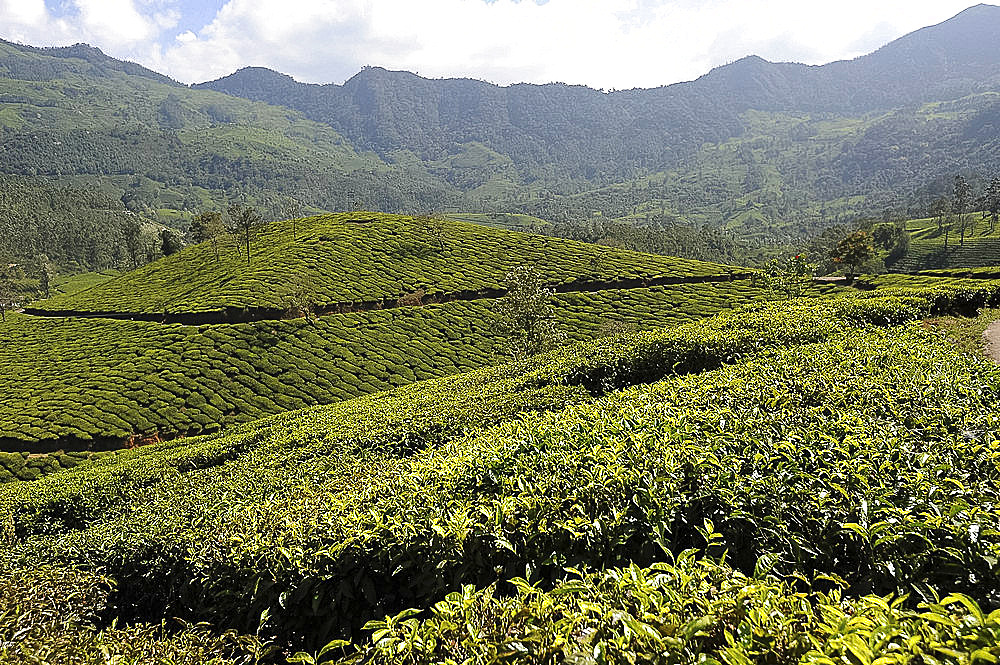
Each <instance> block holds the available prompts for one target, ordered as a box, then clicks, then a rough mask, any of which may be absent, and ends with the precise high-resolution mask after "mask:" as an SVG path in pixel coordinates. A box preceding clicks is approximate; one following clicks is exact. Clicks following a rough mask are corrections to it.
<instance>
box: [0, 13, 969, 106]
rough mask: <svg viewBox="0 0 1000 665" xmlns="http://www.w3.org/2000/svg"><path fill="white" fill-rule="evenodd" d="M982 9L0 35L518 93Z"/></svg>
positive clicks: (163, 66)
mask: <svg viewBox="0 0 1000 665" xmlns="http://www.w3.org/2000/svg"><path fill="white" fill-rule="evenodd" d="M971 3H972V0H839V1H837V2H830V1H829V0H823V1H822V2H814V1H812V0H228V1H225V0H0V37H2V38H4V39H7V40H9V41H19V42H22V43H26V44H32V45H37V46H53V45H66V44H73V43H76V42H87V43H89V44H92V45H94V46H98V47H100V48H101V49H102V50H104V52H105V53H108V54H109V55H113V56H115V57H118V58H124V59H128V60H133V61H136V62H139V63H141V64H143V65H146V66H147V67H150V68H152V69H155V70H157V71H160V72H163V73H165V74H168V75H170V76H172V77H174V78H175V79H177V80H179V81H182V82H184V83H194V82H200V81H206V80H209V79H213V78H218V77H220V76H224V75H226V74H229V73H231V72H233V71H235V70H236V69H238V68H240V67H243V66H247V65H256V66H264V67H270V68H272V69H276V70H279V71H282V72H285V73H287V74H291V75H292V76H294V77H295V78H297V79H299V80H301V81H309V82H315V83H328V82H333V83H341V82H343V81H344V80H345V79H347V78H349V77H350V76H352V75H353V74H355V73H356V72H357V71H358V70H359V69H360V68H361V67H362V66H363V65H377V66H382V67H387V68H389V69H406V70H409V71H413V72H417V73H419V74H421V75H422V76H428V77H445V76H469V77H473V78H478V79H484V80H488V81H493V82H495V83H500V84H508V83H514V82H519V81H527V82H534V83H546V82H550V81H563V82H566V83H581V84H586V85H590V86H593V87H596V88H617V89H622V88H633V87H654V86H658V85H663V84H667V83H673V82H676V81H683V80H690V79H693V78H696V77H698V76H700V75H701V74H704V73H705V72H707V71H708V70H709V69H711V68H712V67H714V66H716V65H720V64H725V63H726V62H730V61H732V60H736V59H738V58H740V57H742V56H744V55H748V54H751V53H753V54H757V55H760V56H762V57H764V58H767V59H768V60H775V61H797V62H806V63H810V64H819V63H824V62H829V61H831V60H838V59H842V58H851V57H854V56H857V55H861V54H863V53H867V52H869V51H872V50H874V49H876V48H878V47H879V46H881V45H882V44H884V43H886V42H888V41H891V40H892V39H895V38H896V37H899V36H902V35H903V34H906V33H907V32H910V31H912V30H915V29H917V28H920V27H923V26H926V25H932V24H934V23H939V22H941V21H943V20H946V19H948V18H949V17H951V16H952V15H954V14H957V13H958V12H960V11H962V10H963V9H964V8H966V7H967V6H969V5H970V4H971Z"/></svg>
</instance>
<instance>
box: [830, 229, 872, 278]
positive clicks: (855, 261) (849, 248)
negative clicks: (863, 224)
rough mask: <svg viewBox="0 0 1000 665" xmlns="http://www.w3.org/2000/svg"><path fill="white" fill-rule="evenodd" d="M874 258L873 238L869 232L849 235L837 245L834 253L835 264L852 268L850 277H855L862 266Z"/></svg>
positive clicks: (857, 232) (856, 232) (849, 273)
mask: <svg viewBox="0 0 1000 665" xmlns="http://www.w3.org/2000/svg"><path fill="white" fill-rule="evenodd" d="M874 257H875V247H874V245H873V244H872V236H871V234H870V233H868V232H867V231H855V232H853V233H849V234H848V235H847V236H846V237H845V238H844V239H843V240H841V241H840V242H839V243H837V247H836V248H834V250H833V253H832V258H833V262H834V263H839V264H843V265H846V266H848V267H849V268H850V270H849V272H848V275H854V274H855V273H856V272H858V269H859V268H860V267H861V266H863V265H864V264H865V263H867V262H868V261H870V260H871V259H872V258H874Z"/></svg>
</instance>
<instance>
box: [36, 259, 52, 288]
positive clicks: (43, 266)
mask: <svg viewBox="0 0 1000 665" xmlns="http://www.w3.org/2000/svg"><path fill="white" fill-rule="evenodd" d="M38 286H39V287H40V288H41V289H42V292H43V293H45V297H46V298H49V297H51V295H52V293H51V288H52V266H50V265H49V257H47V256H45V255H44V254H42V255H41V256H39V257H38Z"/></svg>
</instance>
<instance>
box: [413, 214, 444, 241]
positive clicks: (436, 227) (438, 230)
mask: <svg viewBox="0 0 1000 665" xmlns="http://www.w3.org/2000/svg"><path fill="white" fill-rule="evenodd" d="M414 221H416V223H417V227H418V228H419V229H420V230H421V231H422V232H423V233H425V234H426V235H428V236H429V237H430V238H431V240H432V241H433V242H434V244H436V245H437V246H438V249H439V250H443V249H444V236H445V231H446V230H447V229H448V225H447V223H446V222H445V221H444V220H443V219H441V218H440V217H438V216H435V215H421V216H420V217H417V218H416V220H414Z"/></svg>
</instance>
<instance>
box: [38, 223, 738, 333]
mask: <svg viewBox="0 0 1000 665" xmlns="http://www.w3.org/2000/svg"><path fill="white" fill-rule="evenodd" d="M241 241H242V236H238V235H226V236H224V237H222V238H219V239H218V240H216V241H209V242H205V243H202V244H200V245H196V246H194V247H190V248H188V249H185V250H184V251H181V252H180V253H178V254H175V255H172V256H169V257H167V258H165V259H162V260H160V261H156V262H154V263H151V264H149V265H146V266H143V267H141V268H139V269H137V270H134V271H132V272H129V273H126V274H123V275H121V276H119V277H116V278H114V279H111V280H110V281H108V282H106V283H104V284H101V285H98V286H96V287H94V288H92V289H88V290H87V291H84V292H82V293H77V294H68V295H66V296H60V297H55V298H52V299H51V300H48V301H46V302H44V303H42V304H40V305H38V308H39V309H43V310H50V311H79V312H87V311H90V312H134V313H153V314H159V313H176V312H182V313H196V312H213V311H219V310H224V309H227V308H236V309H243V308H267V309H272V310H277V311H278V312H281V311H284V310H288V309H290V308H294V306H295V305H296V304H297V303H298V304H301V301H303V300H304V301H308V303H309V304H312V305H316V306H319V307H323V306H329V305H333V304H351V303H362V302H371V301H382V300H385V299H389V300H396V299H400V298H405V297H407V296H412V295H414V294H420V293H423V294H429V295H434V294H451V293H457V292H478V291H481V290H484V289H499V288H502V283H503V279H504V276H505V275H506V274H507V273H508V272H509V271H510V270H511V269H512V268H514V267H515V266H519V265H530V266H533V267H535V268H536V269H537V270H538V271H539V272H541V273H542V274H543V275H544V277H545V280H546V282H547V283H548V284H551V285H553V286H557V285H562V284H574V283H582V284H587V283H591V284H593V283H597V284H601V283H606V282H615V281H622V280H640V281H641V280H652V279H656V278H680V277H703V276H708V275H721V276H726V275H730V274H732V273H733V272H741V273H744V274H745V273H746V272H747V271H746V270H743V269H739V268H734V267H732V266H724V265H719V264H714V263H706V262H702V261H695V260H688V259H679V258H672V257H664V256H653V255H647V254H640V253H637V252H630V251H627V250H621V249H615V248H609V247H600V246H597V245H591V244H586V243H581V242H575V241H571V240H562V239H559V238H548V237H545V236H538V235H529V234H524V233H517V232H513V231H504V230H500V229H492V228H488V227H485V226H479V225H476V224H469V223H466V222H457V221H445V220H440V221H437V220H429V219H426V218H423V219H421V218H413V217H404V216H400V215H385V214H378V213H344V214H337V215H324V216H320V217H311V218H308V219H299V220H288V221H283V222H275V223H272V224H267V225H265V226H261V227H257V228H255V229H254V231H253V240H252V242H251V247H250V263H249V265H248V264H247V260H246V249H245V247H243V245H242V244H241Z"/></svg>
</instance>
